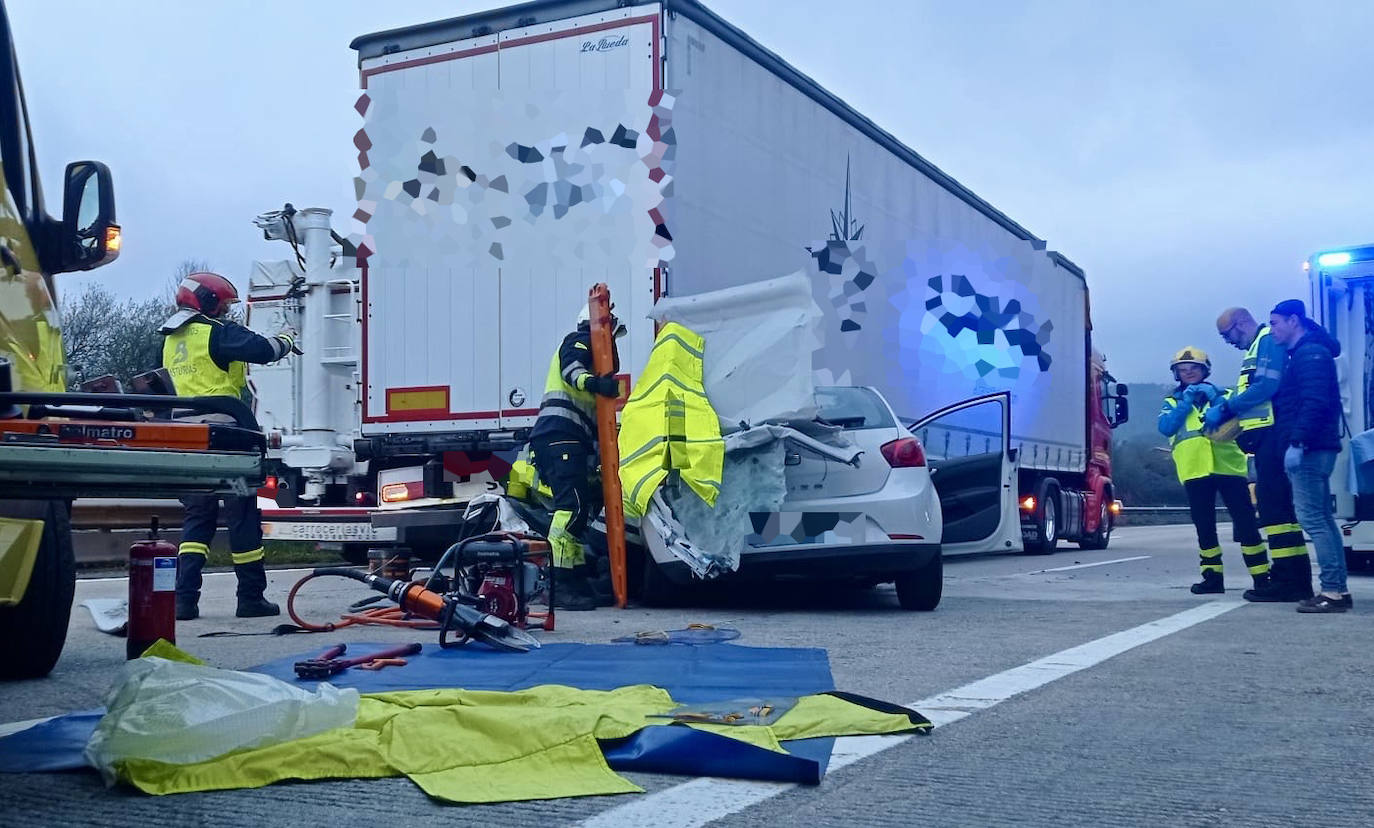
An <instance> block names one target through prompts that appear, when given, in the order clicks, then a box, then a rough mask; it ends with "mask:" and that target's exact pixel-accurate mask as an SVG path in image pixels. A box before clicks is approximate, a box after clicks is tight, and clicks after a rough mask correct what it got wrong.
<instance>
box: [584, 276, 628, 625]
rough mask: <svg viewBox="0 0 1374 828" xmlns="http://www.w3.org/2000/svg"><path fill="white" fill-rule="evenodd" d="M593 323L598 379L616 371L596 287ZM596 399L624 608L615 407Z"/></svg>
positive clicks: (604, 296) (611, 545)
mask: <svg viewBox="0 0 1374 828" xmlns="http://www.w3.org/2000/svg"><path fill="white" fill-rule="evenodd" d="M587 309H588V310H589V311H590V312H591V322H592V368H593V370H594V371H595V372H596V374H597V376H605V375H607V374H609V373H611V372H612V371H614V370H615V330H614V326H613V325H612V324H611V291H610V289H609V288H607V287H606V286H605V285H604V284H601V283H597V284H596V285H594V286H593V287H592V289H591V292H590V293H589V294H588V296H587ZM618 402H619V400H612V399H608V398H606V397H603V396H601V395H599V394H598V395H597V397H596V438H597V441H598V442H599V443H600V444H601V496H602V499H604V500H605V501H606V547H607V549H608V550H609V551H610V555H611V588H612V589H613V590H614V591H615V605H616V606H617V607H620V608H621V609H624V608H625V599H626V597H627V592H628V590H627V584H626V576H625V504H624V503H623V502H621V499H620V450H619V448H617V446H616V437H617V432H616V427H615V412H616V408H617V406H616V403H618Z"/></svg>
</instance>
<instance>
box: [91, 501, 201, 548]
mask: <svg viewBox="0 0 1374 828" xmlns="http://www.w3.org/2000/svg"><path fill="white" fill-rule="evenodd" d="M154 517H156V518H157V525H158V532H159V535H160V536H161V537H163V538H165V539H167V540H169V541H171V542H172V543H177V542H178V541H179V540H180V538H181V517H182V507H181V503H180V502H179V501H177V500H173V499H171V498H159V499H139V498H115V497H86V498H78V499H77V500H74V501H72V548H73V551H74V552H75V553H76V562H77V563H78V564H84V565H93V564H107V563H108V564H112V565H114V564H119V563H122V562H124V561H127V560H128V559H129V547H130V546H132V545H133V544H134V543H135V542H137V541H140V540H143V539H144V538H147V537H148V529H149V527H150V525H151V523H152V519H153V518H154ZM215 540H216V541H218V542H219V543H223V542H224V533H223V532H220V533H217V536H216V538H215Z"/></svg>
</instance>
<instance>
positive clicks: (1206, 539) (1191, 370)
mask: <svg viewBox="0 0 1374 828" xmlns="http://www.w3.org/2000/svg"><path fill="white" fill-rule="evenodd" d="M1169 368H1170V370H1172V371H1173V374H1174V379H1175V380H1176V381H1177V382H1178V386H1177V387H1176V388H1174V390H1173V391H1172V392H1170V393H1169V395H1168V396H1167V397H1165V398H1164V404H1163V406H1162V407H1161V408H1160V411H1159V433H1160V434H1163V435H1164V436H1165V437H1168V438H1169V445H1170V446H1171V448H1172V451H1173V456H1174V467H1175V469H1176V470H1177V471H1178V479H1179V482H1180V483H1182V484H1183V488H1184V490H1185V491H1186V492H1187V493H1188V509H1189V512H1190V513H1191V514H1192V518H1193V527H1194V528H1195V529H1196V530H1197V545H1198V554H1199V556H1200V557H1201V566H1202V580H1201V581H1199V582H1198V583H1196V584H1193V586H1192V591H1193V593H1194V594H1196V595H1205V594H1210V593H1218V592H1225V591H1226V587H1225V584H1224V582H1223V581H1222V574H1221V572H1222V564H1221V541H1220V540H1219V539H1218V538H1217V513H1216V500H1217V495H1221V501H1222V503H1224V504H1225V505H1226V511H1227V512H1229V513H1230V514H1231V521H1232V523H1233V524H1234V527H1235V532H1236V537H1237V539H1238V540H1239V541H1240V544H1241V546H1240V549H1241V554H1242V555H1243V556H1244V558H1245V567H1246V569H1247V570H1249V572H1250V576H1251V578H1252V579H1253V580H1254V587H1253V589H1251V590H1248V591H1247V597H1248V596H1249V595H1250V594H1251V593H1253V594H1257V595H1268V594H1269V593H1270V592H1272V591H1273V586H1272V584H1271V583H1270V579H1269V556H1268V555H1267V554H1266V552H1265V548H1264V541H1263V540H1261V538H1260V533H1259V521H1258V519H1257V518H1256V517H1255V509H1254V506H1253V505H1252V504H1251V503H1250V489H1249V486H1248V485H1247V482H1246V473H1247V464H1246V461H1245V453H1244V452H1243V451H1241V450H1240V448H1239V447H1238V446H1237V445H1236V443H1235V441H1234V440H1228V441H1224V442H1223V441H1216V440H1212V439H1209V438H1208V437H1207V436H1206V435H1204V434H1203V433H1202V431H1203V412H1204V411H1206V410H1207V406H1208V405H1210V404H1212V403H1213V402H1214V401H1217V400H1224V399H1225V398H1226V391H1224V390H1223V389H1221V388H1218V387H1217V386H1215V385H1213V384H1212V383H1210V382H1208V381H1207V377H1208V375H1209V374H1211V372H1212V360H1211V359H1210V358H1209V357H1208V356H1207V354H1206V353H1204V352H1203V351H1202V349H1200V348H1194V347H1191V346H1190V347H1187V348H1184V349H1183V350H1181V351H1179V352H1178V353H1177V354H1175V355H1174V358H1173V360H1172V361H1171V362H1170V364H1169Z"/></svg>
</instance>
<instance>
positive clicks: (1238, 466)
mask: <svg viewBox="0 0 1374 828" xmlns="http://www.w3.org/2000/svg"><path fill="white" fill-rule="evenodd" d="M1182 395H1183V392H1182V391H1175V392H1174V393H1173V394H1170V395H1169V396H1167V397H1165V398H1164V410H1165V411H1172V410H1174V409H1175V408H1177V407H1178V406H1180V405H1186V406H1188V417H1187V419H1186V420H1184V423H1183V427H1182V428H1180V429H1179V430H1178V431H1176V432H1174V434H1173V436H1172V437H1170V438H1169V445H1170V446H1172V447H1173V455H1174V468H1175V470H1176V471H1177V472H1178V480H1179V482H1180V483H1187V482H1188V481H1189V480H1196V479H1197V478H1199V477H1206V476H1208V475H1211V474H1227V475H1238V476H1240V477H1244V476H1245V475H1246V472H1247V471H1248V468H1247V465H1246V462H1245V452H1243V451H1241V450H1240V447H1239V446H1237V445H1236V443H1235V441H1234V440H1228V441H1226V442H1217V441H1214V440H1210V439H1208V438H1207V437H1205V436H1203V434H1202V410H1201V409H1200V408H1198V407H1197V406H1195V405H1191V404H1189V403H1187V402H1185V401H1184V400H1183V396H1182Z"/></svg>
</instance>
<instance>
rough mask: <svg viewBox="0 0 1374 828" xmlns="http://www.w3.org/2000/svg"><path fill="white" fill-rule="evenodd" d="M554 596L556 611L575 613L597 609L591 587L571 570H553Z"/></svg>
mask: <svg viewBox="0 0 1374 828" xmlns="http://www.w3.org/2000/svg"><path fill="white" fill-rule="evenodd" d="M553 596H554V608H555V609H561V610H571V611H575V612H576V611H582V610H594V609H596V604H597V601H596V595H595V594H594V593H593V592H592V588H591V585H590V584H588V583H587V579H586V578H584V577H582V576H581V575H579V574H578V573H577V571H576V570H574V569H571V568H565V567H561V566H556V567H554V568H553Z"/></svg>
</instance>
